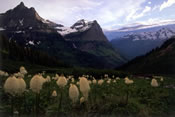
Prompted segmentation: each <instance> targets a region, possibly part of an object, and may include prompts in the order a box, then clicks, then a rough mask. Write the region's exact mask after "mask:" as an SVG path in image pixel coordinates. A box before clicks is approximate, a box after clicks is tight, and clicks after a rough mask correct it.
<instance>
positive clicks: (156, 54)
mask: <svg viewBox="0 0 175 117" xmlns="http://www.w3.org/2000/svg"><path fill="white" fill-rule="evenodd" d="M174 60H175V37H173V38H171V39H169V40H167V41H165V42H164V43H163V45H162V46H161V47H159V48H156V49H153V50H152V51H150V52H149V53H147V54H146V55H143V56H140V57H137V58H135V59H134V60H131V61H130V62H128V63H127V64H125V65H123V66H122V67H120V68H119V69H120V70H125V71H129V72H134V73H147V74H160V73H161V74H174V73H175V62H174Z"/></svg>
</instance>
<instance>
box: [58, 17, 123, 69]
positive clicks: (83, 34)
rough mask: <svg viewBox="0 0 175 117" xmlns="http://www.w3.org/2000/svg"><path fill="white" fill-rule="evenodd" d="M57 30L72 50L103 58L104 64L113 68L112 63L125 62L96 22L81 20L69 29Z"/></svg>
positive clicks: (119, 63)
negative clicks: (70, 44)
mask: <svg viewBox="0 0 175 117" xmlns="http://www.w3.org/2000/svg"><path fill="white" fill-rule="evenodd" d="M57 29H58V28H57ZM59 29H62V30H58V32H59V33H60V34H62V36H63V37H65V38H66V41H68V42H70V43H72V44H73V46H74V48H76V49H78V50H80V51H83V52H87V53H90V54H93V55H96V56H98V57H100V58H104V59H105V61H106V62H105V63H106V64H108V65H110V66H113V64H114V63H117V64H118V65H121V63H122V62H125V60H124V59H123V58H122V57H121V56H120V55H119V54H117V52H115V50H114V49H113V47H112V46H111V44H110V43H109V42H108V40H107V38H106V37H105V35H104V34H103V31H102V29H101V27H100V25H99V24H98V23H97V21H86V20H84V19H82V20H79V21H77V22H76V23H75V24H73V25H72V26H71V27H70V28H65V27H61V28H59ZM118 60H120V61H118ZM121 61H122V62H121Z"/></svg>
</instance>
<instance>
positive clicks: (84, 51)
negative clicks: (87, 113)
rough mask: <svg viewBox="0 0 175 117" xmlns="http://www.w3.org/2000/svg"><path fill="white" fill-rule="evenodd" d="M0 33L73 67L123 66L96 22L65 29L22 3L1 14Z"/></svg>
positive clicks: (86, 22)
mask: <svg viewBox="0 0 175 117" xmlns="http://www.w3.org/2000/svg"><path fill="white" fill-rule="evenodd" d="M0 33H3V34H5V35H7V37H8V38H9V41H11V40H13V41H15V42H16V43H18V44H19V45H20V46H24V47H26V48H33V49H37V50H39V51H43V52H46V53H48V54H49V55H50V56H54V57H56V58H58V59H59V60H62V61H64V62H66V63H69V64H71V65H73V66H74V65H75V66H76V65H77V66H83V67H101V68H104V67H108V68H112V67H116V66H118V65H120V64H122V63H124V60H123V58H122V57H121V56H120V55H119V54H118V53H117V52H116V51H115V50H114V48H113V47H112V45H111V44H110V42H109V41H108V40H107V38H106V37H105V35H104V33H103V31H102V29H101V27H100V25H99V24H98V22H97V21H86V20H79V21H77V22H76V23H75V24H73V25H72V26H71V27H65V26H63V25H61V24H56V23H54V22H52V21H49V20H45V19H44V18H42V17H40V16H39V14H38V13H37V12H36V10H35V9H34V8H33V7H32V8H28V7H26V6H25V5H24V3H23V2H21V3H20V4H19V5H18V6H16V7H15V8H14V9H11V10H8V11H7V12H5V13H2V14H0ZM105 51H108V52H109V51H110V53H106V52H105Z"/></svg>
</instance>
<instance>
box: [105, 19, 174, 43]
mask: <svg viewBox="0 0 175 117" xmlns="http://www.w3.org/2000/svg"><path fill="white" fill-rule="evenodd" d="M163 28H167V29H168V30H174V29H175V21H174V20H171V21H164V22H159V23H155V24H149V25H148V24H147V25H146V24H140V23H135V24H131V25H128V26H124V27H122V28H119V29H114V30H104V33H105V35H106V36H107V38H108V40H112V39H120V38H122V37H123V36H126V35H132V34H139V33H146V32H148V33H149V32H157V31H159V30H160V29H163Z"/></svg>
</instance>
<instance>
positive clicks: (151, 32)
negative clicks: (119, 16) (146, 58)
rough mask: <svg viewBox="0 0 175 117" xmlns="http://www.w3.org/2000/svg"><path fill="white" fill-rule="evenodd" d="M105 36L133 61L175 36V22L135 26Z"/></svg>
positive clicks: (107, 33)
mask: <svg viewBox="0 0 175 117" xmlns="http://www.w3.org/2000/svg"><path fill="white" fill-rule="evenodd" d="M105 34H106V36H107V37H108V39H109V40H111V44H112V45H113V47H114V48H115V49H116V50H118V51H119V52H120V54H121V55H122V56H124V57H125V58H126V59H128V60H131V59H133V58H135V57H136V56H140V55H144V54H146V53H147V52H149V51H151V50H152V49H154V48H156V47H159V46H161V44H162V43H163V42H164V41H166V40H167V39H169V38H171V37H172V36H174V35H175V21H169V22H162V23H161V24H152V25H143V24H135V25H134V26H128V27H123V28H120V29H118V30H113V31H106V32H105Z"/></svg>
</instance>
